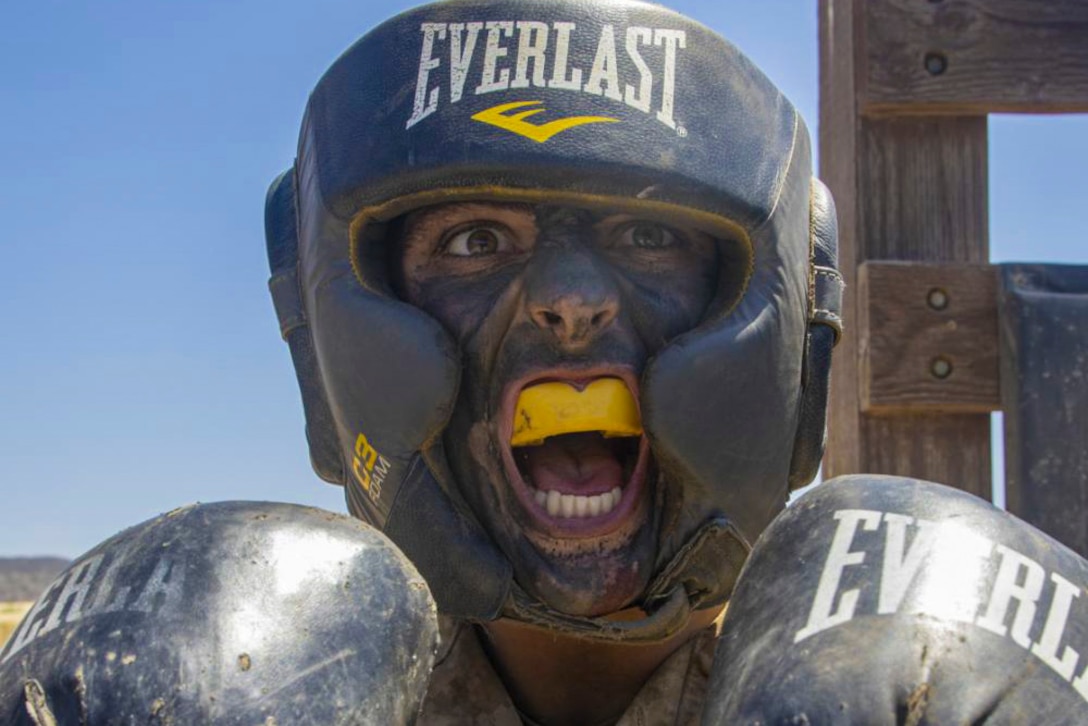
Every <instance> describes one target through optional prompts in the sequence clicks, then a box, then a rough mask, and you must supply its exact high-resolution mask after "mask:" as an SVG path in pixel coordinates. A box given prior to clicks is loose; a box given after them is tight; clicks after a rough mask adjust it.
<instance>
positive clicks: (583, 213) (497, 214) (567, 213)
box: [404, 201, 699, 233]
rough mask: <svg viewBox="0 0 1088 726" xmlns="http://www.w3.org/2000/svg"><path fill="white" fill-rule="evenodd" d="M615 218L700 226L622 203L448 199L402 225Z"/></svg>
mask: <svg viewBox="0 0 1088 726" xmlns="http://www.w3.org/2000/svg"><path fill="white" fill-rule="evenodd" d="M663 216H664V217H669V218H663ZM616 219H643V220H646V221H652V222H659V223H663V224H670V225H673V226H677V227H684V228H688V227H690V228H692V229H698V228H699V225H697V224H692V223H691V222H692V221H694V220H686V219H684V218H683V217H682V216H677V215H657V214H648V213H646V212H645V211H643V210H636V209H630V208H625V207H624V206H622V205H617V206H615V207H609V206H599V207H594V208H584V207H580V206H572V205H565V204H526V203H518V202H492V201H465V202H449V203H446V204H436V205H431V206H427V207H422V208H420V209H416V210H414V211H412V212H409V213H408V214H406V215H405V216H404V225H405V229H406V230H408V231H409V232H415V233H419V232H426V231H429V230H435V229H443V228H446V227H449V226H451V225H458V224H463V223H465V222H468V221H473V220H480V221H494V222H505V223H512V224H533V225H536V226H545V225H546V226H563V225H584V224H595V223H597V222H601V221H604V220H616Z"/></svg>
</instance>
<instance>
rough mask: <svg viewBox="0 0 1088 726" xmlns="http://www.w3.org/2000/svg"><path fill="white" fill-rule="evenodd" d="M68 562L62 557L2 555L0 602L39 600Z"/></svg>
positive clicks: (0, 565) (0, 564)
mask: <svg viewBox="0 0 1088 726" xmlns="http://www.w3.org/2000/svg"><path fill="white" fill-rule="evenodd" d="M68 563H69V561H68V560H65V559H62V558H60V557H0V602H12V601H19V600H37V599H38V596H39V595H41V594H42V591H44V590H45V588H46V587H48V586H49V583H51V582H52V581H53V580H54V578H56V576H57V575H59V574H60V572H61V570H63V569H64V568H65V567H67V566H68Z"/></svg>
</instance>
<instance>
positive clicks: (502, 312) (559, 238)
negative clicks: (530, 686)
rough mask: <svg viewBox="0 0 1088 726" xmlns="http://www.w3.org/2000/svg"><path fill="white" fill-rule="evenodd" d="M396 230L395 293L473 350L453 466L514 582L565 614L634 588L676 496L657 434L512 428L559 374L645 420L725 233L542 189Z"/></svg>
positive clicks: (593, 611)
mask: <svg viewBox="0 0 1088 726" xmlns="http://www.w3.org/2000/svg"><path fill="white" fill-rule="evenodd" d="M399 228H400V235H399V238H400V255H399V258H398V261H397V263H395V264H394V268H395V269H394V270H393V277H394V279H395V283H396V285H395V286H396V287H397V289H398V292H399V294H400V295H401V296H402V297H403V298H404V299H405V300H407V301H408V302H410V303H412V304H413V305H416V306H417V307H419V308H421V309H423V310H424V311H426V312H427V313H429V314H430V315H432V316H433V317H434V318H435V319H437V320H439V321H440V322H441V323H442V324H443V325H444V326H445V327H446V329H447V330H448V331H449V332H450V333H451V335H453V337H454V338H455V339H456V340H457V342H458V344H459V346H460V348H461V352H462V359H463V361H462V362H463V378H462V382H461V388H460V392H459V395H458V399H457V403H456V406H455V409H454V413H453V417H452V419H451V421H450V423H449V426H448V427H447V429H446V433H445V438H444V446H445V449H446V453H447V456H448V458H449V461H450V466H451V468H452V470H453V474H454V476H455V478H456V480H457V482H458V486H459V487H460V490H461V493H462V495H463V496H464V498H465V499H466V501H467V502H468V503H469V505H470V506H471V507H472V509H473V510H474V512H475V514H476V516H477V517H478V519H479V520H480V521H481V522H482V523H483V524H484V526H485V527H486V528H487V530H488V532H489V533H490V535H491V537H492V538H493V539H494V541H495V542H496V543H497V544H498V545H499V547H500V548H501V549H502V550H503V552H504V553H505V554H506V555H507V557H508V558H509V559H510V561H511V562H512V563H513V566H514V573H515V578H516V580H517V581H518V583H519V584H520V585H521V587H523V588H524V589H525V590H526V591H528V592H529V593H530V594H531V595H534V596H535V597H536V598H538V599H540V600H541V601H542V602H544V603H546V604H548V605H549V606H551V607H552V608H554V609H556V610H559V611H562V612H566V613H570V614H576V615H600V614H605V613H610V612H615V611H617V610H620V609H622V608H624V607H625V606H627V605H629V604H631V603H632V602H635V601H637V599H638V597H639V595H640V594H641V593H642V592H643V591H644V589H645V588H646V586H647V584H648V582H649V579H650V577H651V576H652V574H653V567H654V563H655V559H656V557H657V548H658V544H659V540H660V531H661V528H662V527H663V522H664V519H665V517H664V516H663V512H664V510H665V503H666V502H667V501H668V500H669V484H668V482H667V481H662V480H660V479H659V477H658V473H657V467H656V465H655V462H654V460H653V456H652V454H651V452H650V446H649V443H648V441H647V440H646V438H645V436H641V435H638V431H637V430H635V431H634V432H633V435H632V431H630V430H629V431H627V432H626V435H613V432H612V431H610V430H607V427H602V428H603V429H604V430H595V429H593V428H592V427H590V428H586V427H584V426H583V427H581V428H577V429H575V430H570V431H565V430H563V428H562V425H559V427H558V428H553V429H551V430H549V431H548V432H547V433H548V435H547V436H546V437H542V438H541V440H535V441H531V442H528V443H525V442H519V441H515V442H514V444H513V445H512V443H511V439H512V438H514V433H515V429H516V427H517V426H518V425H519V424H518V421H517V420H516V419H518V417H519V416H527V414H526V411H527V410H528V409H526V408H523V403H522V402H523V401H524V400H526V399H524V398H522V394H523V393H524V392H526V391H528V390H531V389H532V390H539V389H536V387H537V386H539V385H540V384H548V383H551V384H556V383H558V384H561V386H564V387H566V388H564V389H563V391H566V393H564V394H563V395H568V394H569V396H570V397H572V398H571V400H579V397H580V396H596V395H598V394H597V393H595V392H596V391H600V390H605V389H606V388H607V390H608V391H611V392H612V393H611V394H610V395H618V397H619V398H621V399H626V400H627V401H629V402H631V403H632V409H631V410H632V412H633V413H631V416H632V417H634V423H635V424H636V427H637V423H638V421H637V417H638V413H637V401H638V400H639V379H640V376H641V374H642V371H643V369H644V367H645V365H646V363H647V361H648V360H649V359H650V358H651V357H652V356H653V355H654V354H655V352H656V351H658V350H659V349H660V348H661V347H662V346H664V345H665V344H666V343H667V342H668V341H670V340H671V339H673V338H674V337H676V336H677V335H679V334H681V333H684V332H686V331H688V330H690V329H692V328H693V327H695V325H696V324H697V323H698V322H699V321H700V319H701V318H702V317H703V315H704V314H705V312H706V309H707V306H708V305H709V304H710V302H711V300H712V299H713V298H714V295H715V288H716V281H717V279H718V256H719V254H720V253H719V250H718V247H717V244H716V242H715V240H714V239H713V238H712V237H711V236H710V235H708V234H706V233H704V232H701V231H698V230H696V229H694V228H691V227H686V226H683V225H682V224H676V223H675V221H673V220H669V222H668V223H665V222H662V221H659V220H653V219H644V218H640V217H633V216H630V215H628V214H620V213H610V212H608V211H599V210H592V211H591V210H586V209H578V208H573V207H559V206H547V205H518V204H494V203H457V204H447V205H441V206H434V207H428V208H424V209H422V210H418V211H416V212H413V213H411V214H409V215H407V216H406V217H405V218H403V219H402V220H401V224H400V225H399ZM602 384H603V386H602ZM617 392H618V393H617ZM586 400H588V399H586ZM526 405H527V404H526ZM606 434H607V436H606ZM523 443H524V445H522V444H523Z"/></svg>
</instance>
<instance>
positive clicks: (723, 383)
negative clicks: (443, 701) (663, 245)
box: [266, 0, 841, 638]
mask: <svg viewBox="0 0 1088 726" xmlns="http://www.w3.org/2000/svg"><path fill="white" fill-rule="evenodd" d="M810 164H811V162H810V149H809V140H808V135H807V132H806V131H805V127H804V124H803V122H802V121H801V119H800V117H799V116H798V114H797V112H796V111H795V110H794V108H793V107H792V106H791V105H790V103H789V102H788V101H787V100H786V99H785V98H784V97H783V96H782V95H781V94H780V93H779V92H778V91H777V89H775V87H774V86H773V85H772V84H771V83H770V82H769V81H768V80H767V79H766V77H764V75H763V74H762V73H761V72H760V71H759V70H758V69H757V68H756V67H755V66H754V65H752V63H751V62H750V61H748V59H746V58H745V57H744V56H742V55H741V54H740V53H739V52H738V51H737V50H736V49H735V48H734V47H733V46H731V45H730V44H728V43H727V42H725V41H724V40H722V39H721V38H720V37H718V36H717V35H715V34H714V33H712V32H711V31H709V30H708V29H706V28H704V27H703V26H701V25H699V24H697V23H694V22H692V21H691V20H689V19H687V18H685V17H683V16H681V15H678V14H676V13H674V12H671V11H669V10H666V9H664V8H661V7H659V6H656V5H651V4H648V3H643V2H636V1H634V0H600V1H598V2H592V3H587V2H580V1H578V0H546V1H545V0H519V1H517V2H513V1H500V2H490V1H485V0H451V1H449V2H442V3H435V4H432V5H426V6H423V7H420V8H417V9H415V10H411V11H408V12H406V13H404V14H401V15H399V16H397V17H395V18H393V19H391V20H389V21H387V22H385V23H383V24H382V25H380V26H378V27H377V28H375V29H374V30H372V31H371V32H370V33H368V34H367V35H366V36H364V37H363V38H362V39H361V40H359V41H358V42H357V43H356V44H355V45H354V46H352V47H351V48H350V49H349V50H348V51H347V52H346V53H344V55H343V56H341V57H340V58H339V59H338V60H337V61H336V62H335V63H334V64H333V66H332V67H331V68H330V69H329V70H328V72H327V73H326V74H325V76H324V77H323V78H322V79H321V81H320V82H319V83H318V85H317V87H316V89H315V90H314V92H313V94H312V96H311V98H310V101H309V105H308V107H307V111H306V116H305V119H304V121H303V125H302V132H301V138H300V141H299V148H298V157H297V159H296V163H295V166H294V168H293V169H292V170H291V171H290V172H288V173H287V174H285V175H283V176H282V177H281V178H280V179H278V180H277V181H276V182H275V183H274V184H273V186H272V189H271V191H270V193H269V198H268V205H267V218H266V221H267V230H268V246H269V259H270V263H271V267H272V272H273V276H272V280H271V283H270V285H271V288H272V293H273V298H274V300H275V303H276V309H277V313H278V315H279V319H280V324H281V329H282V331H283V334H284V337H285V338H286V340H287V341H288V343H289V344H290V347H291V351H292V356H293V358H294V362H295V368H296V371H297V373H298V377H299V385H300V388H301V390H302V396H303V403H304V407H305V411H306V423H307V436H308V439H309V443H310V452H311V458H312V461H313V464H314V468H315V469H316V471H317V472H318V474H319V475H321V476H322V477H323V478H325V479H327V480H330V481H333V482H337V483H340V484H343V485H345V486H346V487H347V493H348V502H349V507H350V509H351V511H352V512H353V513H355V514H356V515H357V516H360V517H363V518H365V519H366V520H367V521H369V522H370V523H371V524H373V525H374V526H376V527H378V528H380V529H382V530H384V531H385V532H386V534H388V535H389V536H390V537H391V538H392V539H393V540H394V541H395V542H396V543H397V544H398V545H399V546H400V547H401V548H402V549H403V550H404V551H405V553H406V554H407V555H408V556H409V557H410V558H411V559H412V560H413V562H414V563H415V564H416V566H417V567H418V568H419V569H420V571H421V572H422V573H423V575H424V576H425V577H426V578H427V580H428V583H429V584H430V586H431V589H432V591H433V592H434V595H435V598H436V600H437V602H438V604H439V608H440V610H442V611H443V612H446V613H447V614H450V615H454V616H458V617H466V618H474V619H490V618H494V617H497V616H498V615H499V614H501V613H504V612H505V613H506V614H512V615H513V616H515V617H522V618H525V619H530V620H537V619H539V620H542V621H545V622H551V623H552V624H556V623H558V624H559V626H560V627H564V626H570V627H571V628H572V629H574V630H584V631H585V632H587V633H589V634H591V635H593V634H596V635H598V636H600V637H631V635H632V634H631V632H629V631H630V630H632V628H627V629H623V628H618V627H617V626H615V625H614V624H610V623H607V622H605V621H588V620H583V619H578V618H565V617H564V616H563V615H562V614H557V613H550V612H548V608H547V607H545V606H543V605H542V604H540V603H533V602H530V601H528V600H527V599H526V596H525V593H524V592H523V591H522V590H521V589H520V588H519V587H518V586H517V585H516V583H514V582H513V580H512V575H511V567H510V564H509V563H508V562H507V560H506V559H505V557H504V556H503V554H502V553H501V552H500V551H499V550H498V549H497V548H496V547H495V545H494V544H493V543H492V542H491V540H490V539H489V538H488V536H487V535H486V534H485V533H484V531H483V529H482V527H481V526H480V524H479V523H478V522H477V520H476V517H475V516H474V515H473V513H472V511H471V510H470V509H469V507H468V506H467V504H466V503H465V502H464V500H463V499H462V498H461V496H460V494H459V492H458V488H457V486H456V484H455V483H454V482H453V481H452V477H451V475H450V472H449V467H448V465H447V463H446V459H445V455H444V453H443V449H442V432H443V429H444V427H445V426H446V423H447V421H448V419H449V416H450V413H451V410H452V407H453V404H454V400H455V398H456V395H457V389H458V385H459V381H460V361H459V353H458V350H457V348H456V345H455V343H454V342H453V340H452V339H451V338H450V337H449V335H448V334H447V333H446V332H445V330H444V329H443V328H442V327H441V326H440V325H439V323H438V322H437V321H436V320H434V319H432V318H431V317H429V316H428V315H427V314H425V313H424V312H422V311H421V310H419V309H417V308H415V307H413V306H411V305H408V304H406V303H405V302H403V301H401V300H399V299H398V298H397V297H396V296H395V295H394V294H393V292H392V290H391V287H390V282H389V279H388V272H387V271H388V269H389V264H388V263H389V260H388V259H387V254H388V251H389V249H390V245H389V244H388V242H389V240H387V239H386V237H387V224H388V223H389V222H390V221H392V220H395V219H396V218H398V217H399V216H401V215H403V214H405V213H407V212H409V211H412V210H414V209H418V208H421V207H424V206H428V205H433V204H438V203H445V202H453V201H463V200H486V201H493V202H521V203H537V202H547V203H549V204H564V205H570V206H577V207H583V208H590V209H599V210H600V209H603V210H612V211H617V212H627V213H630V214H633V215H636V216H642V217H648V218H652V219H658V220H664V221H670V222H675V223H677V224H682V225H691V226H694V227H696V228H699V229H701V230H702V231H705V232H709V233H711V234H713V235H714V236H716V237H717V238H719V239H720V240H723V243H722V250H723V253H722V254H721V260H722V265H721V267H722V269H721V271H720V277H719V285H718V289H719V292H718V297H717V299H716V300H715V301H714V303H713V304H712V305H711V306H710V309H709V311H708V313H707V315H706V317H705V318H704V320H703V321H702V322H701V323H700V324H699V326H698V327H697V328H696V329H694V330H691V331H690V332H688V333H686V334H685V335H683V336H681V337H679V338H677V339H675V340H673V341H671V342H670V343H669V344H668V345H667V346H666V347H665V348H663V349H661V350H660V351H658V352H657V354H656V356H655V358H654V359H653V360H652V361H651V362H650V363H649V365H648V366H647V368H646V370H645V371H644V374H643V381H642V383H641V397H642V400H641V402H640V403H641V410H642V415H643V427H644V430H645V432H646V435H647V436H648V437H649V440H650V443H651V445H652V447H653V452H654V455H655V457H656V459H657V462H658V465H659V467H660V468H661V470H662V472H663V473H664V475H665V478H666V479H667V480H668V481H669V482H670V490H672V489H675V491H676V492H677V496H676V497H675V498H674V499H673V501H672V504H671V514H670V515H669V526H668V527H667V529H666V531H665V534H664V535H663V541H662V542H661V543H660V546H659V551H660V557H659V561H658V563H656V564H657V573H658V574H657V576H656V578H655V580H654V582H653V584H652V585H651V587H650V590H649V591H648V592H647V593H646V599H645V600H644V602H643V603H641V604H642V605H643V607H644V608H645V609H647V610H648V611H650V612H654V611H656V610H659V609H661V608H663V607H664V604H665V603H669V604H670V608H671V609H672V610H673V611H674V610H675V604H676V602H677V600H678V598H679V599H680V600H682V601H684V602H683V608H682V609H683V610H684V612H686V610H687V609H690V608H691V607H705V606H708V605H711V604H715V603H719V602H722V601H724V599H725V598H727V597H728V595H729V591H730V590H731V588H732V583H733V579H734V578H735V575H736V570H737V569H738V568H739V566H740V563H741V562H742V561H743V559H744V557H745V556H746V552H747V542H748V541H751V540H754V538H755V537H756V536H757V535H758V534H759V532H760V531H761V530H762V529H763V528H764V527H765V526H766V524H767V523H768V522H769V521H770V519H771V518H772V517H773V516H774V515H775V514H776V513H777V512H778V511H780V510H781V508H782V507H783V506H784V505H785V501H786V498H787V496H788V493H789V489H790V487H791V486H799V485H801V484H803V483H807V482H808V481H809V480H811V478H812V477H813V476H814V475H815V472H816V468H817V467H818V465H819V460H820V456H821V453H822V450H823V436H824V412H825V408H826V394H827V375H828V363H829V360H830V351H831V347H832V346H833V344H834V341H835V339H836V338H837V336H838V331H839V319H838V306H839V304H838V298H839V294H840V290H841V279H840V278H839V277H838V274H837V272H836V271H835V269H834V266H835V228H834V211H833V208H832V206H831V201H830V197H829V195H828V194H827V192H826V190H825V189H824V188H823V186H822V185H821V184H820V183H819V182H818V181H815V180H814V179H813V178H812V177H811V166H810ZM296 215H297V216H296ZM466 563H471V565H467V564H466ZM680 596H683V597H680ZM670 617H671V616H670ZM676 627H678V621H677V620H676V619H675V618H671V621H670V623H669V624H668V625H667V626H664V625H660V623H658V625H653V626H648V627H646V628H644V629H643V630H642V631H639V629H638V627H637V626H635V627H634V628H633V629H634V630H635V631H636V632H635V634H634V637H636V638H637V637H643V638H650V637H661V636H663V635H665V634H667V633H668V632H673V631H675V629H676Z"/></svg>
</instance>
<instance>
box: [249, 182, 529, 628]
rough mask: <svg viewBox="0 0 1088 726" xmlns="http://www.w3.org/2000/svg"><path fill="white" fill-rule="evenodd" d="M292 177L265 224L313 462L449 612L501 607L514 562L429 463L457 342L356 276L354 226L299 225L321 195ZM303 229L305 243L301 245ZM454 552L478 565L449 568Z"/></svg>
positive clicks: (451, 390)
mask: <svg viewBox="0 0 1088 726" xmlns="http://www.w3.org/2000/svg"><path fill="white" fill-rule="evenodd" d="M296 176H297V173H296V171H295V170H294V169H292V170H291V171H289V172H286V173H284V174H283V175H281V176H280V177H279V178H278V179H276V181H275V182H273V184H272V187H271V188H270V190H269V193H268V198H267V201H266V205H265V225H266V238H267V246H268V255H269V263H270V266H271V267H272V278H271V280H270V281H269V287H270V290H271V292H272V298H273V302H274V303H275V307H276V313H277V316H278V318H279V321H280V329H281V332H282V334H283V337H284V340H286V341H287V343H288V346H289V347H290V350H291V358H292V361H293V362H294V365H295V372H296V376H297V378H298V384H299V390H300V392H301V394H302V403H303V410H304V413H305V416H306V437H307V440H308V442H309V446H310V459H311V462H312V464H313V467H314V470H315V471H316V472H317V473H318V475H319V476H321V477H322V478H323V479H325V480H326V481H329V482H332V483H335V484H340V485H343V486H345V488H346V493H347V499H348V508H349V509H350V510H351V512H352V514H353V515H355V516H356V517H359V518H360V519H363V520H365V521H368V522H370V523H371V524H373V525H374V526H376V527H378V528H379V529H382V530H384V531H385V533H386V534H387V535H389V537H390V538H391V539H393V540H394V541H395V542H397V543H398V545H399V546H400V547H401V549H402V550H403V551H404V552H405V554H406V555H407V556H408V557H409V558H410V559H411V560H412V562H413V563H414V564H415V565H416V567H417V568H418V569H419V570H420V572H421V573H422V574H423V575H424V577H425V579H426V580H427V582H428V583H430V584H431V586H432V589H433V591H434V593H435V595H436V601H437V603H438V605H439V607H440V608H441V609H442V611H443V612H446V613H448V614H450V615H453V616H455V617H457V616H459V617H476V618H493V617H495V616H496V615H497V614H498V612H499V609H500V607H501V605H502V603H503V602H504V601H505V599H506V591H507V589H508V587H509V580H510V565H509V563H507V562H506V561H505V560H503V559H502V558H501V557H500V556H499V555H498V553H497V551H496V550H495V549H494V547H493V546H491V544H490V542H489V541H488V539H487V537H486V535H484V534H483V531H482V529H481V528H480V526H479V525H478V524H477V523H476V522H475V520H473V519H472V518H471V517H469V516H466V515H465V514H464V513H463V512H462V508H461V507H460V506H458V505H455V504H454V502H453V501H451V499H450V497H449V495H448V494H447V493H446V490H444V489H443V488H442V487H440V486H439V485H438V482H437V480H436V478H435V475H434V474H433V473H432V468H438V469H440V470H441V466H439V467H429V466H428V465H427V464H426V463H425V461H424V456H423V452H426V451H432V450H435V449H438V448H439V446H438V443H437V441H438V437H439V435H440V433H441V431H442V429H443V428H444V427H445V425H446V421H447V420H448V418H449V415H450V411H451V409H452V406H453V399H454V397H455V395H456V391H457V386H458V383H459V379H460V363H459V360H458V356H457V350H456V347H455V345H454V344H453V341H452V340H450V338H449V336H448V335H447V334H446V332H445V331H444V330H443V329H442V327H441V326H440V325H439V324H438V323H437V322H436V321H434V320H433V319H431V318H430V317H429V316H427V315H425V314H423V313H421V312H420V311H419V310H417V309H416V308H414V307H412V306H410V305H406V304H404V303H400V302H398V301H396V300H393V299H391V298H390V297H389V296H388V295H381V294H378V293H375V292H372V291H370V290H367V289H365V288H362V287H361V286H360V285H359V283H358V281H357V279H356V277H355V274H354V272H353V270H352V263H351V260H350V259H349V253H348V249H349V248H348V246H347V245H338V244H335V243H330V240H335V239H346V238H347V228H346V225H343V224H337V222H336V220H335V219H331V218H330V217H328V216H326V215H320V214H319V215H309V216H308V217H306V218H305V222H304V224H307V225H309V226H308V228H307V234H304V235H300V234H299V225H298V221H297V216H296V210H297V209H298V208H300V207H301V208H302V209H307V208H311V209H312V208H314V207H313V206H310V207H307V204H310V205H316V207H317V208H319V209H320V208H321V207H322V205H321V204H320V200H310V202H304V203H302V204H299V201H298V199H297V196H296V191H295V190H296ZM299 186H300V187H301V188H302V189H306V188H307V186H306V184H305V183H303V184H301V185H299ZM311 188H312V187H311ZM300 239H302V240H306V241H307V243H308V247H307V250H306V252H307V253H308V254H303V255H301V256H300V255H299V250H298V247H299V240H300ZM309 310H312V311H314V314H313V320H312V322H311V317H310V315H308V314H307V311H309ZM326 371H333V373H332V374H331V375H330V374H327V373H326ZM344 371H350V372H351V374H350V375H344V373H343V372H344ZM441 461H442V460H441V459H439V462H440V463H441ZM458 561H461V562H473V563H475V565H476V566H475V567H473V568H469V569H468V570H465V571H460V570H455V569H453V568H451V567H450V563H451V562H458Z"/></svg>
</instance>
